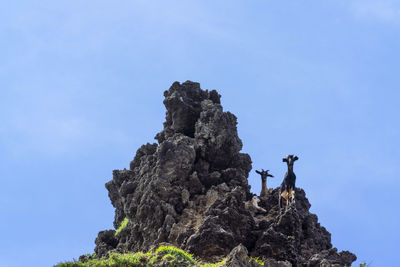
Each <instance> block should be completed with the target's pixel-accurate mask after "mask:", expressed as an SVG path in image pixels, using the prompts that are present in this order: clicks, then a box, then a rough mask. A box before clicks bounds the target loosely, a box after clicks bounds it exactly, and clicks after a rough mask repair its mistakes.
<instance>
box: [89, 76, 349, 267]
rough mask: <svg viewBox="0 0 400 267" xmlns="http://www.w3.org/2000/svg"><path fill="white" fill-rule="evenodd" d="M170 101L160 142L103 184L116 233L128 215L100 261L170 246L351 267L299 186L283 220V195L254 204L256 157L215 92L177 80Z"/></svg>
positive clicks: (102, 248)
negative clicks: (252, 174)
mask: <svg viewBox="0 0 400 267" xmlns="http://www.w3.org/2000/svg"><path fill="white" fill-rule="evenodd" d="M164 96H165V100H164V105H165V107H166V108H167V112H166V121H165V123H164V128H163V130H162V131H161V132H160V133H158V134H157V135H156V137H155V138H156V139H157V140H158V144H146V145H143V146H142V147H140V148H139V149H138V151H137V153H136V156H135V157H134V159H133V161H132V162H131V164H130V169H129V170H115V171H114V172H113V179H112V180H111V181H110V182H108V183H107V184H106V188H107V189H108V192H109V197H110V199H111V202H112V204H113V206H114V207H115V219H114V226H115V228H118V227H119V226H120V224H121V222H122V221H123V219H124V218H125V217H126V218H128V219H129V223H128V225H127V227H126V228H125V229H124V230H122V231H121V232H120V233H119V234H118V235H117V236H115V231H112V230H109V231H102V232H100V233H99V236H98V238H97V239H96V248H95V251H96V254H97V255H98V256H103V255H105V254H106V253H107V251H118V252H127V251H139V250H140V251H143V250H147V249H149V248H151V247H152V246H155V245H157V244H160V243H163V242H168V243H171V244H174V245H176V246H178V247H181V248H183V249H186V250H189V251H191V252H192V253H194V254H195V255H196V256H197V257H200V258H202V259H203V260H217V259H219V258H221V257H225V256H227V255H228V254H229V255H230V256H232V257H233V258H232V260H233V259H234V258H236V259H239V258H243V257H244V254H247V253H250V255H251V256H254V257H260V258H264V259H267V260H268V261H267V262H268V264H269V265H264V266H289V265H288V264H289V262H290V264H291V265H292V266H331V265H321V264H326V263H327V264H339V265H340V266H345V265H350V264H351V262H352V261H354V260H355V256H354V255H353V254H351V253H349V252H341V253H337V251H336V250H335V249H332V245H331V241H330V234H329V233H328V232H327V231H326V230H325V228H323V227H321V226H320V225H319V223H318V220H317V216H316V215H313V214H310V213H309V211H308V210H309V208H310V204H309V202H308V200H307V198H306V197H305V193H304V191H303V190H301V189H299V190H297V191H296V207H293V208H291V209H289V210H288V211H287V212H283V213H282V214H280V213H279V210H278V205H277V204H278V191H277V190H273V191H270V192H269V193H268V194H266V196H264V197H262V198H261V202H260V203H259V205H260V207H262V208H264V209H266V211H267V212H266V213H263V212H260V211H259V210H257V209H254V208H252V207H251V203H250V200H251V198H252V196H253V195H252V194H251V193H250V186H249V185H248V182H247V178H248V174H249V171H250V170H251V159H250V156H249V155H247V154H243V153H240V150H241V148H242V142H241V140H240V139H239V137H238V135H237V129H236V124H237V121H236V117H235V116H234V115H233V114H231V113H229V112H224V111H223V109H222V106H221V104H220V95H219V94H218V93H217V92H216V91H215V90H213V91H204V90H202V89H200V85H199V84H198V83H194V82H190V81H187V82H185V83H183V84H180V83H178V82H175V83H174V84H173V85H172V86H171V88H170V89H169V90H168V91H165V92H164ZM239 244H242V246H239ZM237 246H239V247H237ZM235 247H236V250H234V251H232V249H233V248H235ZM231 251H232V252H231ZM230 252H231V253H230ZM232 253H233V254H232ZM235 255H241V256H240V257H239V258H238V257H236V256H235ZM242 256H243V257H242ZM278 261H282V262H278ZM285 261H286V262H285ZM243 264H248V265H243V266H254V263H249V262H248V260H247V263H243ZM252 264H253V265H252ZM266 264H267V263H266ZM279 264H280V265H279ZM282 264H284V265H282ZM285 264H286V265H285ZM232 266H233V265H232ZM235 266H239V265H235ZM332 266H334V265H332Z"/></svg>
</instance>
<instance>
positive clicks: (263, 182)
mask: <svg viewBox="0 0 400 267" xmlns="http://www.w3.org/2000/svg"><path fill="white" fill-rule="evenodd" d="M268 172H269V170H266V171H264V169H261V172H260V171H257V170H256V173H258V174H259V175H261V193H260V197H262V196H264V195H265V194H266V192H267V177H268V176H269V177H274V176H273V175H271V174H269V173H268Z"/></svg>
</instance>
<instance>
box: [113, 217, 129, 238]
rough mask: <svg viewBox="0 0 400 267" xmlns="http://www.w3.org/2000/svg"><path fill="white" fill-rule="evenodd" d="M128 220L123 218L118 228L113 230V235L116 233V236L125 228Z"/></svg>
mask: <svg viewBox="0 0 400 267" xmlns="http://www.w3.org/2000/svg"><path fill="white" fill-rule="evenodd" d="M128 222H129V220H128V218H125V219H124V220H123V221H122V223H121V225H120V226H119V228H118V229H117V231H115V235H116V236H117V235H118V234H119V233H120V232H121V231H122V230H124V229H125V227H126V226H127V225H128Z"/></svg>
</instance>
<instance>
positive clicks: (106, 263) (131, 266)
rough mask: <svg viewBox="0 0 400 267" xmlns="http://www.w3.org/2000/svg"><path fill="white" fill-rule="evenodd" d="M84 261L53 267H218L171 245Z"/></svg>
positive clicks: (111, 254)
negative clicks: (160, 265)
mask: <svg viewBox="0 0 400 267" xmlns="http://www.w3.org/2000/svg"><path fill="white" fill-rule="evenodd" d="M86 259H87V260H86V261H85V262H79V261H74V262H64V263H59V264H57V265H55V267H150V266H153V265H156V264H158V263H160V262H163V263H168V266H172V267H180V266H188V267H189V266H193V267H219V266H222V265H220V263H216V264H200V263H199V262H198V261H196V260H195V259H194V257H193V255H192V254H190V253H188V252H185V251H183V250H182V249H179V248H176V247H173V246H160V247H158V248H157V249H156V250H150V251H149V252H146V253H143V252H136V253H125V254H119V253H110V254H109V257H108V258H102V259H94V258H90V257H86Z"/></svg>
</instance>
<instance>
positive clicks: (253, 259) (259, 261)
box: [249, 257, 264, 265]
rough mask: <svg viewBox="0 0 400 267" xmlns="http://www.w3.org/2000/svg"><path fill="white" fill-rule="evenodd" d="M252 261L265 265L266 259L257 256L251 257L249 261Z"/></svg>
mask: <svg viewBox="0 0 400 267" xmlns="http://www.w3.org/2000/svg"><path fill="white" fill-rule="evenodd" d="M251 261H255V262H257V263H258V264H260V265H264V261H263V260H261V259H260V258H259V257H257V258H253V257H250V259H249V262H251Z"/></svg>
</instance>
